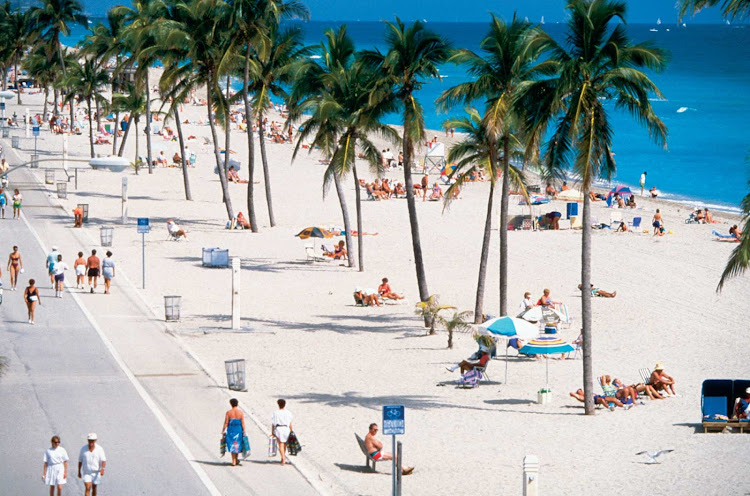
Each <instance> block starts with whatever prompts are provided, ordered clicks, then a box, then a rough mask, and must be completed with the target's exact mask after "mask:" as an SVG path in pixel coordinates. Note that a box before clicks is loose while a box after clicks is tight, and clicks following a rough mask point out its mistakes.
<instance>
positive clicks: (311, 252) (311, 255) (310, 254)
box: [305, 245, 331, 262]
mask: <svg viewBox="0 0 750 496" xmlns="http://www.w3.org/2000/svg"><path fill="white" fill-rule="evenodd" d="M305 254H306V255H307V261H308V262H327V261H328V260H331V259H330V258H328V257H319V256H318V255H316V254H315V247H314V246H313V245H305Z"/></svg>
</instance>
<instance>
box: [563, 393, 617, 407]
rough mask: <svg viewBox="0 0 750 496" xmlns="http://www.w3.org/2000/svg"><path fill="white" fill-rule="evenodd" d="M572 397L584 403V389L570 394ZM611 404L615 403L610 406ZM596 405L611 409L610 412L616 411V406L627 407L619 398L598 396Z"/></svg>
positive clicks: (596, 395)
mask: <svg viewBox="0 0 750 496" xmlns="http://www.w3.org/2000/svg"><path fill="white" fill-rule="evenodd" d="M570 396H571V397H573V398H575V399H577V400H578V401H580V402H581V403H584V402H585V400H584V397H583V389H578V390H576V392H575V393H570ZM610 403H613V404H612V405H610ZM594 404H595V405H602V406H603V407H604V408H609V409H610V411H614V409H615V406H620V407H624V406H625V405H624V404H623V403H622V401H620V400H618V399H617V398H614V397H612V396H600V395H598V394H595V395H594Z"/></svg>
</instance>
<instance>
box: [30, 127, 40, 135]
mask: <svg viewBox="0 0 750 496" xmlns="http://www.w3.org/2000/svg"><path fill="white" fill-rule="evenodd" d="M31 131H32V132H33V133H34V136H39V126H34V127H32V128H31Z"/></svg>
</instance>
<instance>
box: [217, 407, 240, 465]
mask: <svg viewBox="0 0 750 496" xmlns="http://www.w3.org/2000/svg"><path fill="white" fill-rule="evenodd" d="M229 404H230V405H231V406H232V408H231V409H230V410H229V411H227V413H226V415H225V416H224V428H223V430H222V433H223V434H224V436H225V437H226V444H227V451H229V453H231V454H232V466H235V465H239V464H240V462H239V459H238V457H239V454H240V453H242V452H243V451H244V448H243V438H244V433H245V415H244V414H243V413H242V410H240V409H239V407H238V405H239V401H237V400H236V399H235V398H232V399H231V400H229Z"/></svg>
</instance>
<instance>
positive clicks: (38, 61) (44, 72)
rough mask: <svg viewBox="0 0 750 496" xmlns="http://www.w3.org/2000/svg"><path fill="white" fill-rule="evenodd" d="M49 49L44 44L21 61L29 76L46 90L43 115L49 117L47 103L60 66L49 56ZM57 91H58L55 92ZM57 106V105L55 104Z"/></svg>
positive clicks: (33, 49) (35, 48) (36, 47)
mask: <svg viewBox="0 0 750 496" xmlns="http://www.w3.org/2000/svg"><path fill="white" fill-rule="evenodd" d="M47 53H48V47H45V46H44V45H43V44H41V45H37V46H35V47H33V48H32V50H31V52H30V53H29V54H28V55H27V56H26V57H25V58H24V59H23V60H22V61H21V67H23V68H24V69H25V70H26V72H28V73H29V76H31V77H32V78H34V80H35V81H36V82H38V83H39V85H40V86H41V87H42V88H44V107H43V110H42V115H43V116H45V115H47V101H48V100H49V88H50V86H51V85H52V83H53V82H54V81H55V78H56V77H57V74H58V67H59V66H58V64H57V61H56V60H52V59H50V58H49V57H48V56H47ZM55 91H56V90H55ZM55 106H57V104H56V103H55Z"/></svg>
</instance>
